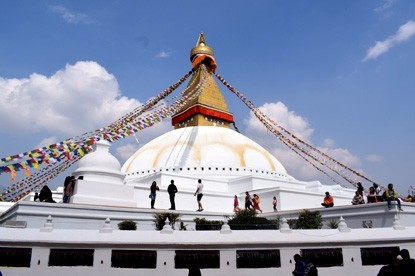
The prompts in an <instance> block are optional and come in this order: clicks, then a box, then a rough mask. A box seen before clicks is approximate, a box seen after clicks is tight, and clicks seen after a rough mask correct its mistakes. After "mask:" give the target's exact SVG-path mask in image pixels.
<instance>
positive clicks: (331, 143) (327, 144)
mask: <svg viewBox="0 0 415 276" xmlns="http://www.w3.org/2000/svg"><path fill="white" fill-rule="evenodd" d="M323 146H325V147H327V148H334V146H335V142H334V140H333V139H330V138H326V139H324V141H323Z"/></svg>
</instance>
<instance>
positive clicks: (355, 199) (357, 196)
mask: <svg viewBox="0 0 415 276" xmlns="http://www.w3.org/2000/svg"><path fill="white" fill-rule="evenodd" d="M352 204H353V205H359V204H365V200H364V198H363V196H362V195H361V194H360V193H359V191H356V192H355V195H354V197H353V199H352Z"/></svg>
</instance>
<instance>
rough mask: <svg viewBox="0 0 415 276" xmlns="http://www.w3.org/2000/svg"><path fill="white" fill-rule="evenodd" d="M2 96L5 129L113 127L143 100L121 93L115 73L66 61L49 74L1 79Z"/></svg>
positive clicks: (69, 132)
mask: <svg viewBox="0 0 415 276" xmlns="http://www.w3.org/2000/svg"><path fill="white" fill-rule="evenodd" d="M0 95H1V97H0V117H1V118H2V123H1V128H0V132H8V131H9V130H10V129H13V130H14V131H19V132H21V133H39V132H51V133H53V134H54V135H56V134H64V135H71V136H72V135H78V134H82V133H84V132H86V131H90V130H94V129H98V128H100V127H103V126H105V125H108V124H109V123H111V122H113V121H114V120H116V119H117V118H119V117H121V116H122V115H124V114H126V113H128V112H130V111H131V110H132V109H134V108H135V107H137V106H138V105H139V104H140V103H139V102H138V101H137V100H135V99H128V98H127V97H124V96H121V94H120V91H119V88H118V82H117V80H116V79H115V77H114V76H113V75H112V74H110V73H108V72H107V71H106V70H105V69H104V68H103V67H101V66H100V65H99V64H97V63H96V62H92V61H80V62H77V63H76V64H74V65H66V67H65V68H64V69H62V70H60V71H58V72H56V73H55V74H53V75H52V76H50V77H47V76H44V75H40V74H36V73H34V74H32V75H31V76H30V77H29V78H26V79H5V78H1V77H0ZM46 135H48V134H46Z"/></svg>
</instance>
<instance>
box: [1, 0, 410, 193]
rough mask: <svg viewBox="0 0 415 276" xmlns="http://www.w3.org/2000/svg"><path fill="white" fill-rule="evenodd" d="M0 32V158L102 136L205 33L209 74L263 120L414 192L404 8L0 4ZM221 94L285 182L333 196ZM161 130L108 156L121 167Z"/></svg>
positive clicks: (173, 76) (153, 90) (176, 67)
mask: <svg viewBox="0 0 415 276" xmlns="http://www.w3.org/2000/svg"><path fill="white" fill-rule="evenodd" d="M0 27H1V29H2V32H1V34H0V93H1V99H0V156H1V157H4V156H6V155H10V154H16V153H20V152H24V151H26V150H29V149H33V148H36V147H38V146H39V145H45V144H48V143H54V142H57V141H61V140H63V139H64V138H67V137H70V136H73V135H77V134H80V133H82V132H84V131H87V130H92V129H96V128H99V127H102V126H104V125H106V124H107V123H109V122H111V121H113V120H114V119H116V118H118V117H120V116H121V115H123V114H124V113H127V112H128V111H129V110H131V109H132V108H134V107H136V106H137V105H139V104H140V103H143V102H145V101H146V100H147V99H148V98H150V97H152V96H155V95H156V94H158V93H159V92H160V91H161V90H163V89H165V88H167V87H168V86H169V85H171V84H172V83H174V82H175V81H177V80H178V79H179V78H180V77H181V76H182V75H184V74H185V73H186V72H187V71H188V70H189V69H190V62H189V52H190V49H191V48H192V47H193V46H194V45H195V42H196V39H197V36H198V34H199V33H200V32H204V34H205V37H206V40H207V43H208V45H209V46H211V47H212V48H213V49H214V50H215V58H216V60H217V62H218V66H219V67H218V69H217V72H218V73H219V74H221V75H222V76H223V77H224V78H225V79H226V80H227V81H229V82H230V83H231V84H232V85H233V86H234V87H236V88H237V89H238V90H240V91H241V92H243V93H244V94H245V95H246V96H247V98H248V99H250V100H251V101H253V102H254V103H255V104H256V105H257V106H258V107H262V108H263V110H265V111H266V114H267V115H268V116H270V117H271V118H273V119H274V120H276V121H278V122H279V123H281V124H282V125H283V126H285V127H286V128H287V129H289V130H292V131H293V132H295V133H298V135H300V136H301V137H303V138H305V139H307V140H309V141H311V142H312V143H313V144H314V145H315V146H318V147H319V148H321V149H323V150H325V151H327V152H328V153H329V154H331V155H333V156H334V157H336V158H338V159H339V160H340V161H342V162H345V163H346V164H348V165H350V166H351V167H353V168H356V169H357V170H359V171H362V172H363V173H364V174H365V175H367V176H368V177H370V178H372V179H373V180H375V181H377V182H379V183H381V184H382V185H386V184H387V183H389V182H392V183H394V184H395V186H396V188H397V190H398V191H399V192H400V193H402V194H404V195H406V194H407V193H408V189H409V188H410V186H411V185H414V186H415V183H413V177H412V175H411V170H413V167H414V161H413V156H414V155H415V146H414V144H413V141H415V127H414V120H415V111H414V109H413V102H414V93H413V92H414V88H415V78H414V76H413V75H414V73H413V72H414V71H415V70H414V69H415V68H414V67H415V51H414V50H415V2H413V1H403V0H386V1H385V0H378V1H363V0H361V1H329V0H327V1H208V2H203V6H202V5H201V3H199V2H196V1H180V2H179V1H3V2H2V4H1V9H0ZM222 91H223V93H224V94H225V97H226V99H227V100H228V104H229V107H230V109H231V111H232V112H233V113H234V115H235V119H236V123H237V126H238V127H239V129H241V130H242V132H243V133H244V134H245V135H247V136H249V137H251V138H253V139H255V140H256V141H257V142H259V143H260V144H261V145H263V146H265V147H266V148H267V149H268V150H269V151H271V152H272V153H274V154H275V155H276V157H277V158H278V159H280V160H281V162H282V163H283V164H284V165H285V166H286V168H287V170H288V172H289V173H290V174H291V175H293V176H295V177H296V178H298V179H303V180H312V179H319V180H321V181H323V182H324V183H325V184H331V183H330V180H329V179H327V178H325V177H324V176H322V175H320V174H319V173H318V172H316V171H314V169H313V168H311V167H310V166H308V165H307V164H304V162H302V161H301V160H298V159H296V158H295V157H293V156H292V154H291V153H290V152H289V151H287V150H286V149H284V147H282V146H281V145H280V144H279V142H278V141H277V140H276V139H275V138H274V137H272V136H270V135H269V134H267V133H266V131H265V130H263V128H261V127H260V126H259V125H258V123H257V122H256V121H255V120H253V118H252V115H250V113H249V111H248V110H247V108H246V107H245V106H244V105H243V104H242V103H241V102H239V100H238V99H237V98H236V97H234V96H233V95H231V94H230V93H229V92H228V91H227V90H226V88H224V87H223V88H222ZM169 129H171V126H170V122H169V121H166V122H163V123H162V124H160V125H158V126H157V127H154V129H149V130H146V131H143V133H138V134H137V137H138V139H139V141H140V144H137V143H136V141H135V140H134V139H133V138H128V139H125V140H123V141H121V142H117V143H115V144H114V145H113V147H112V150H111V151H112V153H113V154H114V155H116V156H117V157H118V158H119V160H120V161H121V162H124V161H125V160H126V157H127V156H128V155H129V154H132V153H133V152H134V151H135V150H136V149H137V148H139V147H140V146H141V145H143V144H145V142H147V141H149V140H150V139H152V138H154V137H155V136H156V135H159V134H161V133H164V132H165V131H168V130H169ZM68 173H70V171H69V172H68ZM19 176H20V175H19ZM9 183H10V178H9V176H4V175H2V176H0V185H2V186H3V187H4V186H8V185H9ZM58 185H61V179H58V180H56V181H54V182H52V183H51V184H50V186H52V187H56V186H58Z"/></svg>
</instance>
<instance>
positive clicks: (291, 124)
mask: <svg viewBox="0 0 415 276" xmlns="http://www.w3.org/2000/svg"><path fill="white" fill-rule="evenodd" d="M259 109H260V110H261V111H262V112H264V113H265V114H266V115H267V116H269V117H270V118H271V119H273V120H274V121H276V122H277V123H279V124H280V125H282V126H283V127H284V128H286V129H287V130H289V131H290V132H291V133H293V134H294V135H296V136H298V137H300V138H301V139H303V140H307V141H310V140H311V136H312V134H313V132H314V129H313V128H311V126H310V124H309V123H308V122H307V119H305V118H304V117H302V116H300V115H298V114H296V113H295V112H294V111H289V110H288V107H287V106H286V105H285V104H284V103H282V102H278V103H266V104H264V105H263V106H261V107H259ZM245 124H246V126H247V129H246V135H247V136H248V137H250V138H251V139H253V140H254V141H257V142H258V143H259V144H261V145H262V146H263V147H265V148H266V149H267V150H268V151H270V152H271V153H272V154H273V155H274V156H275V157H276V158H277V159H278V160H280V162H281V163H282V164H283V165H284V167H285V168H286V169H287V171H288V173H289V174H290V175H292V176H294V177H295V178H297V179H299V180H308V181H310V180H321V181H323V182H325V183H327V182H329V181H330V180H329V178H327V177H326V176H325V175H323V174H322V173H321V172H319V171H317V170H316V169H315V168H314V167H312V166H311V165H310V164H309V163H307V162H306V161H305V160H304V159H302V158H301V157H299V156H298V155H297V154H296V153H295V152H294V151H292V150H291V149H289V148H288V147H287V146H285V145H284V144H283V143H282V142H281V141H279V140H278V138H277V137H276V136H275V135H273V134H272V133H270V132H267V131H266V129H265V127H264V126H263V125H262V123H261V122H260V121H259V120H258V119H257V118H256V117H255V115H254V114H253V113H251V114H250V116H249V118H248V119H247V120H245ZM334 147H335V141H334V140H332V139H325V140H324V142H323V146H320V147H317V148H318V149H319V150H320V151H322V152H324V153H326V154H327V155H329V156H331V157H333V158H335V159H336V160H338V161H340V162H342V163H343V164H346V165H348V166H351V167H353V168H355V167H356V166H359V165H360V163H361V162H360V159H359V158H358V157H357V156H355V155H353V154H352V153H351V152H350V151H349V150H347V149H344V148H334Z"/></svg>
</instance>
